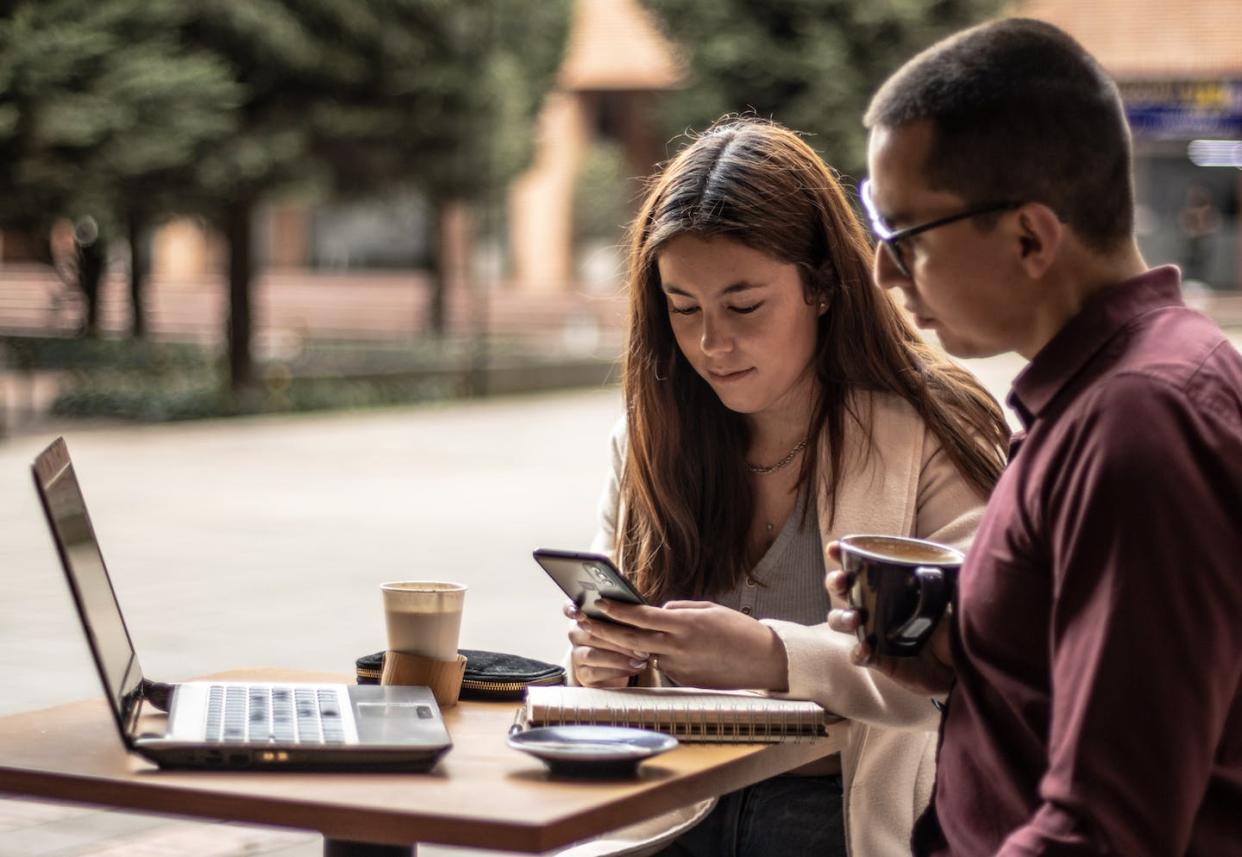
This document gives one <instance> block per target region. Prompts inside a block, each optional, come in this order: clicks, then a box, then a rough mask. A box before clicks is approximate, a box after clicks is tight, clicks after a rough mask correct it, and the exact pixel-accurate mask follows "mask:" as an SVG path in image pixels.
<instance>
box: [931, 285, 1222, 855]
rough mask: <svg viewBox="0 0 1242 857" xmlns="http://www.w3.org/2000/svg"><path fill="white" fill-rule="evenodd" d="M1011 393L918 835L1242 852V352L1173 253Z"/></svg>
mask: <svg viewBox="0 0 1242 857" xmlns="http://www.w3.org/2000/svg"><path fill="white" fill-rule="evenodd" d="M1009 402H1010V405H1011V407H1013V409H1014V410H1015V411H1016V412H1017V414H1018V415H1019V418H1020V419H1021V421H1022V424H1023V426H1024V429H1025V430H1024V431H1023V432H1019V433H1018V435H1016V436H1015V438H1014V441H1013V444H1012V447H1011V450H1010V453H1011V458H1010V462H1009V466H1008V468H1007V469H1006V471H1005V473H1004V474H1003V476H1002V477H1001V480H1000V482H999V483H998V484H997V486H996V489H995V491H994V493H993V495H992V498H991V500H990V502H989V503H988V508H987V511H986V513H985V514H984V518H983V521H982V523H981V524H980V528H979V532H978V534H977V536H976V538H975V542H974V546H973V548H972V549H971V551H970V554H969V556H968V558H967V561H966V565H965V566H964V567H963V568H962V571H961V579H960V588H959V595H958V599H959V600H958V605H957V629H956V631H955V634H954V637H953V640H952V643H953V657H954V663H955V666H956V670H957V684H956V685H955V687H954V689H953V691H952V693H951V695H950V699H949V705H948V710H947V712H946V715H945V720H944V724H943V727H942V733H941V746H940V754H939V761H938V768H937V781H936V790H935V797H934V799H933V802H932V807H931V808H929V809H928V811H927V813H926V814H925V815H924V817H923V818H922V819H921V820H920V822H919V824H918V825H917V826H916V828H915V835H914V844H915V853H916V854H920V855H926V854H934V855H953V857H981V855H993V854H998V853H999V854H1003V855H1006V857H1010V855H1036V854H1038V855H1087V854H1117V855H1125V857H1144V855H1196V857H1199V856H1200V855H1201V857H1209V855H1210V857H1220V855H1231V854H1234V855H1237V854H1242V694H1240V691H1239V688H1240V686H1242V682H1240V676H1242V356H1239V354H1238V352H1237V350H1236V349H1234V348H1233V346H1232V345H1231V344H1230V343H1229V342H1228V340H1226V339H1225V337H1224V336H1223V335H1222V334H1221V331H1220V330H1219V329H1218V328H1217V327H1216V325H1215V324H1213V323H1212V322H1211V321H1209V320H1208V319H1206V318H1205V317H1203V316H1202V315H1200V314H1198V313H1196V312H1193V311H1191V310H1189V309H1187V308H1186V307H1185V306H1184V305H1183V303H1182V301H1181V297H1180V289H1179V282H1178V273H1177V269H1176V268H1172V267H1165V268H1157V269H1155V270H1152V271H1149V272H1148V273H1146V274H1145V275H1143V276H1141V277H1138V278H1136V279H1134V280H1131V281H1129V282H1126V283H1123V284H1121V285H1119V286H1116V287H1114V288H1109V289H1107V290H1105V291H1103V292H1100V293H1097V294H1096V295H1094V296H1093V297H1092V298H1091V299H1090V300H1089V301H1088V303H1087V304H1085V305H1084V306H1083V308H1082V310H1081V311H1080V312H1079V313H1078V315H1076V316H1075V317H1074V318H1073V319H1072V320H1071V321H1070V322H1069V323H1068V324H1067V325H1066V326H1065V327H1064V328H1063V329H1062V330H1061V331H1060V332H1059V333H1058V334H1057V335H1056V336H1055V337H1054V338H1053V339H1052V341H1051V342H1049V343H1048V344H1047V345H1046V346H1045V347H1044V348H1043V349H1042V350H1041V351H1040V352H1039V354H1037V355H1036V357H1035V359H1034V360H1033V361H1032V362H1031V364H1030V365H1029V366H1028V367H1027V368H1026V369H1025V370H1024V371H1023V372H1022V374H1021V375H1019V376H1018V378H1017V379H1016V380H1015V382H1014V387H1013V391H1012V393H1011V395H1010V398H1009Z"/></svg>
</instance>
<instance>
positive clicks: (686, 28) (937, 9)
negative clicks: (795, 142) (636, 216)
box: [643, 0, 1002, 175]
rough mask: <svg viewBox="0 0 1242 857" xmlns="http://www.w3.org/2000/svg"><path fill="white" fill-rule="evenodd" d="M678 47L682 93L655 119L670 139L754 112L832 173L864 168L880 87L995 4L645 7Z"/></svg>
mask: <svg viewBox="0 0 1242 857" xmlns="http://www.w3.org/2000/svg"><path fill="white" fill-rule="evenodd" d="M643 2H644V4H645V5H646V6H648V7H649V8H650V9H652V10H653V11H654V12H655V13H656V14H657V16H658V17H659V19H660V20H661V21H662V22H663V23H664V26H665V29H666V31H667V33H668V35H669V36H670V37H671V38H672V39H673V41H674V42H676V43H678V44H680V45H682V46H683V47H684V50H685V54H686V59H687V61H688V65H689V69H690V79H689V80H688V82H687V86H686V87H685V88H684V89H682V90H678V91H676V92H673V93H670V94H669V95H668V97H667V98H666V99H665V101H664V105H663V107H662V109H661V114H662V116H661V119H662V124H663V125H664V126H665V128H666V130H668V131H669V133H670V134H679V133H681V132H682V131H685V130H686V129H695V130H702V129H705V128H706V127H708V126H709V125H710V124H711V123H712V122H713V121H715V120H716V119H718V118H720V117H721V116H723V115H725V114H728V113H739V112H745V111H753V112H754V113H755V114H757V115H758V116H762V117H765V118H772V119H775V120H776V121H778V122H781V123H782V124H784V125H787V126H789V127H791V128H794V129H796V130H798V131H801V132H804V133H806V134H808V135H810V136H808V137H807V142H808V143H810V144H811V145H812V146H814V147H815V148H816V149H817V150H818V151H819V152H820V154H821V155H823V156H824V157H825V159H826V160H827V161H828V162H829V163H831V164H832V165H833V166H835V167H836V168H838V169H839V170H841V171H842V172H843V173H846V174H853V175H857V174H859V172H860V171H861V170H862V169H863V167H864V164H865V162H866V139H865V135H864V133H863V128H862V122H861V120H862V115H863V112H864V111H865V109H866V106H867V102H868V101H869V100H870V98H871V95H872V94H873V93H874V92H875V90H876V88H877V87H879V85H880V83H882V82H883V80H884V79H885V78H886V77H887V76H888V75H889V74H890V73H892V72H893V71H894V70H896V68H897V67H898V66H900V65H901V63H903V62H904V61H905V60H907V59H909V58H910V57H911V56H913V55H914V54H915V53H916V52H918V51H919V50H921V49H923V48H925V47H927V46H928V45H930V44H931V43H932V42H934V41H936V40H937V39H939V38H941V37H942V36H945V35H947V34H949V33H951V32H953V31H955V30H958V29H961V28H962V27H965V26H969V25H971V24H974V23H978V22H980V21H982V20H983V19H985V18H987V17H989V16H991V15H994V14H996V13H997V12H998V11H999V10H1000V7H1001V5H1002V4H1001V2H1000V0H766V2H763V3H754V2H750V0H643Z"/></svg>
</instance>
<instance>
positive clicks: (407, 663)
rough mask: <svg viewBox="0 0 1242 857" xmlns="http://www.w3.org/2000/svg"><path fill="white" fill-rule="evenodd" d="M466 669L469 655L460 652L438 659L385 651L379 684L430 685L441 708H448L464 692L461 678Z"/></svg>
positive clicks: (454, 703)
mask: <svg viewBox="0 0 1242 857" xmlns="http://www.w3.org/2000/svg"><path fill="white" fill-rule="evenodd" d="M465 672H466V658H465V656H463V655H458V656H457V658H456V659H455V660H451V661H438V660H435V659H434V658H425V657H423V656H422V655H410V654H406V653H405V652H386V653H385V654H384V672H383V673H382V674H381V675H380V684H404V685H420V686H423V687H428V688H430V689H431V694H432V696H434V697H435V698H436V703H437V704H438V705H439V706H440V707H441V708H449V707H451V706H453V705H456V704H457V696H458V694H460V693H461V679H462V676H463V675H465Z"/></svg>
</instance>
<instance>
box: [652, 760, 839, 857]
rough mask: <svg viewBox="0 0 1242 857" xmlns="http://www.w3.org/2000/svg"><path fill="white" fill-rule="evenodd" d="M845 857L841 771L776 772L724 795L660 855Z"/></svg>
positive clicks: (691, 856)
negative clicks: (780, 774) (779, 774)
mask: <svg viewBox="0 0 1242 857" xmlns="http://www.w3.org/2000/svg"><path fill="white" fill-rule="evenodd" d="M794 855H796V856H797V857H802V855H805V857H845V817H844V805H843V802H842V798H841V776H840V775H839V774H838V775H834V776H828V777H794V776H783V777H773V778H772V779H770V780H764V781H763V782H761V783H756V784H755V785H753V786H747V787H746V788H744V789H741V790H739V791H736V792H731V793H729V794H727V795H725V796H724V797H722V798H721V799H720V801H719V802H718V803H717V804H716V807H715V809H713V810H712V811H711V814H709V815H708V816H707V818H705V819H703V821H702V822H701V823H699V824H698V825H697V826H695V827H694V828H692V829H691V830H688V831H686V832H685V833H683V834H682V835H681V836H680V837H678V838H677V839H676V840H675V841H674V842H673V843H672V844H671V845H669V847H668V848H665V849H664V850H663V851H661V852H660V854H659V855H658V857H794Z"/></svg>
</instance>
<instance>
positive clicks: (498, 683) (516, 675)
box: [355, 649, 565, 700]
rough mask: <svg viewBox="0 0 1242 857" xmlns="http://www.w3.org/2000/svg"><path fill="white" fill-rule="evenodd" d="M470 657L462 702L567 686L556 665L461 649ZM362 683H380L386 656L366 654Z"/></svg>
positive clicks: (360, 663)
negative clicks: (547, 686) (552, 685)
mask: <svg viewBox="0 0 1242 857" xmlns="http://www.w3.org/2000/svg"><path fill="white" fill-rule="evenodd" d="M458 654H461V655H464V656H465V658H466V674H465V675H464V676H463V677H462V682H461V698H462V699H478V700H488V699H497V700H499V699H521V698H522V697H523V696H524V695H525V693H526V688H528V687H531V686H532V685H551V684H564V683H565V669H564V667H561V666H557V665H556V664H549V663H547V662H545V661H537V660H535V659H534V658H524V657H522V656H521V655H510V654H507V653H505V652H485V651H481V650H479V649H459V650H458ZM355 666H356V668H357V674H358V684H379V680H380V676H381V675H383V673H384V653H383V652H376V653H375V654H373V655H364V656H363V657H361V658H358V660H357V662H356V664H355Z"/></svg>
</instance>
